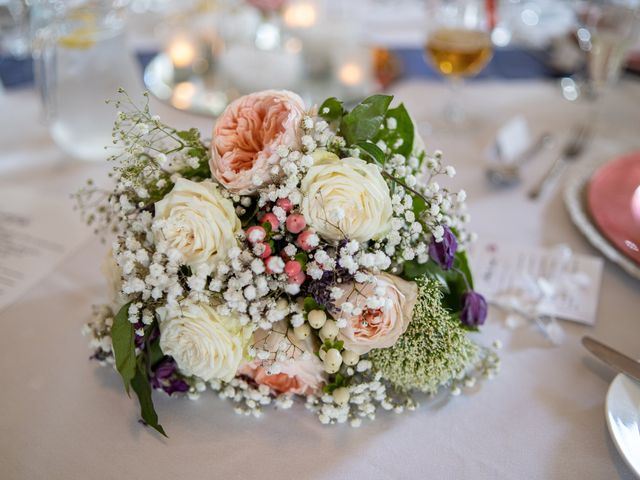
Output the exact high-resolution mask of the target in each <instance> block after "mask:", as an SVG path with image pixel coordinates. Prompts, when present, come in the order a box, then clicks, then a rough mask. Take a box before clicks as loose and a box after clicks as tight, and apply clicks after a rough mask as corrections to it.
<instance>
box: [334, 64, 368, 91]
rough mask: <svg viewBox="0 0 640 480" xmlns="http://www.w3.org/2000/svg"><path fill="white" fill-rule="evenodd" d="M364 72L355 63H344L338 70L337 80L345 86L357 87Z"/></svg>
mask: <svg viewBox="0 0 640 480" xmlns="http://www.w3.org/2000/svg"><path fill="white" fill-rule="evenodd" d="M363 78H364V71H363V70H362V66H361V65H358V64H357V63H345V64H344V65H342V66H340V68H339V69H338V79H339V80H340V82H341V83H343V84H344V85H347V86H350V87H351V86H353V85H358V84H360V83H362V80H363Z"/></svg>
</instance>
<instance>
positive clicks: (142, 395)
mask: <svg viewBox="0 0 640 480" xmlns="http://www.w3.org/2000/svg"><path fill="white" fill-rule="evenodd" d="M131 387H132V388H133V391H134V392H136V395H137V396H138V402H139V403H140V416H141V417H142V420H144V422H145V423H146V424H147V425H149V426H150V427H151V428H154V429H155V430H157V431H158V432H160V433H161V434H162V435H164V436H165V437H167V434H166V433H165V431H164V428H162V425H160V424H159V423H158V414H157V413H156V409H155V408H154V406H153V399H152V398H151V385H149V379H148V378H147V374H146V371H145V368H144V364H143V363H142V362H141V363H139V364H138V368H136V371H135V376H134V377H133V380H132V381H131Z"/></svg>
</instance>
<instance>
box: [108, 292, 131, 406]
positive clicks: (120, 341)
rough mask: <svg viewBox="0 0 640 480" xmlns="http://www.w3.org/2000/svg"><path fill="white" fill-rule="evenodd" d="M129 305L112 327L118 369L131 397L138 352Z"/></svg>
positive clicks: (112, 339) (124, 306)
mask: <svg viewBox="0 0 640 480" xmlns="http://www.w3.org/2000/svg"><path fill="white" fill-rule="evenodd" d="M129 305H130V304H129V303H127V304H125V305H123V306H122V308H120V310H119V311H118V314H117V315H116V316H115V318H114V319H113V326H112V327H111V342H112V343H113V355H114V357H115V359H116V369H117V370H118V372H119V373H120V376H121V377H122V381H123V382H124V389H125V390H126V392H127V395H129V385H130V383H131V380H132V379H133V377H134V376H135V374H136V350H135V343H134V335H135V332H134V328H133V324H132V323H131V322H130V321H129Z"/></svg>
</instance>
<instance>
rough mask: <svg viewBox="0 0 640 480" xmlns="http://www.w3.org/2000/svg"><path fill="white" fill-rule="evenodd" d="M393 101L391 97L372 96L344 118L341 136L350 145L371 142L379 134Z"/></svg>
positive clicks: (341, 124) (341, 125)
mask: <svg viewBox="0 0 640 480" xmlns="http://www.w3.org/2000/svg"><path fill="white" fill-rule="evenodd" d="M392 99H393V97H392V96H390V95H372V96H370V97H368V98H365V99H364V100H363V101H362V102H361V103H360V104H358V105H357V106H356V107H355V108H354V109H353V110H351V111H350V112H349V113H347V114H346V115H344V116H343V117H342V121H341V123H340V134H341V135H342V136H343V137H344V139H345V140H346V142H347V144H348V145H356V144H358V143H360V142H363V141H366V140H370V139H372V138H374V137H375V136H376V135H377V134H378V131H379V130H380V126H381V125H382V122H383V121H384V118H385V115H386V113H387V110H388V108H389V104H390V103H391V100H392Z"/></svg>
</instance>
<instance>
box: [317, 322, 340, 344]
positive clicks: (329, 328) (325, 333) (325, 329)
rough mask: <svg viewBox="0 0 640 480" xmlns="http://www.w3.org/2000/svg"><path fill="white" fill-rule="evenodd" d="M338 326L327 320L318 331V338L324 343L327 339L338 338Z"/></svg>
mask: <svg viewBox="0 0 640 480" xmlns="http://www.w3.org/2000/svg"><path fill="white" fill-rule="evenodd" d="M338 331H339V329H338V326H337V325H336V322H334V321H333V320H327V321H326V322H325V324H324V325H323V326H322V328H321V329H320V338H321V339H322V340H323V341H324V340H326V339H327V338H328V339H329V340H333V339H334V338H336V337H337V336H338Z"/></svg>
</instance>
